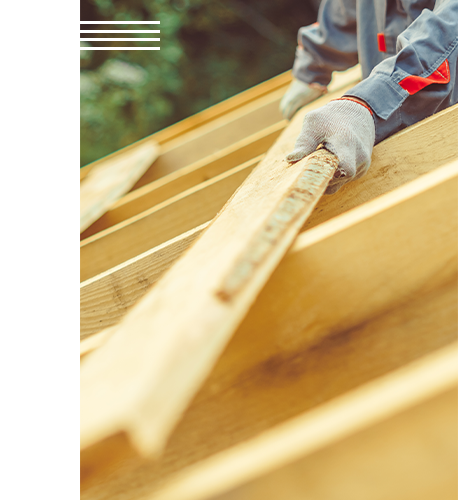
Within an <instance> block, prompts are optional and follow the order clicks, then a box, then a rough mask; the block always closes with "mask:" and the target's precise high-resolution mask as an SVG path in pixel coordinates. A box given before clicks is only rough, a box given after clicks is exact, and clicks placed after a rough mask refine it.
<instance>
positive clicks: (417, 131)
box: [81, 106, 458, 338]
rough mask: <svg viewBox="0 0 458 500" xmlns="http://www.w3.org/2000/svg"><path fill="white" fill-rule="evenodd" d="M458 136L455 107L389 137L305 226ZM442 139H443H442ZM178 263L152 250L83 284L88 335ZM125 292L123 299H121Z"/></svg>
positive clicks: (428, 163)
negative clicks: (358, 176)
mask: <svg viewBox="0 0 458 500" xmlns="http://www.w3.org/2000/svg"><path fill="white" fill-rule="evenodd" d="M437 134H439V135H437ZM457 135H458V106H453V107H451V108H448V109H446V110H444V111H442V112H441V113H438V114H436V115H433V116H431V117H430V118H427V119H426V120H423V121H422V122H420V123H418V124H416V125H414V126H412V127H409V128H407V129H405V130H403V131H401V132H399V133H398V134H396V135H394V136H392V137H390V138H388V139H387V140H385V141H383V142H382V143H380V144H379V145H377V146H376V147H375V148H374V154H373V159H372V166H371V168H370V170H369V172H368V174H367V175H366V176H365V177H363V178H362V179H361V180H359V181H356V182H353V183H351V184H349V185H348V186H345V187H344V188H342V189H341V190H340V191H339V193H338V194H337V195H335V196H326V197H323V198H322V199H321V200H320V202H319V203H318V206H317V208H316V210H315V211H314V212H313V214H312V215H311V217H310V219H309V221H308V222H307V223H306V224H305V228H306V229H308V228H310V227H313V226H316V225H317V224H319V223H322V222H325V221H326V220H329V219H330V218H332V217H335V216H337V215H340V214H341V213H344V212H346V211H348V210H349V209H351V208H353V207H355V205H356V204H362V203H365V202H367V201H370V200H372V199H374V198H376V197H377V196H380V195H382V194H384V193H386V192H388V191H390V190H393V189H395V188H397V187H399V186H401V185H402V184H404V183H406V182H408V181H411V180H413V179H415V178H417V177H418V176H420V175H423V174H425V173H427V172H429V171H431V170H432V169H434V168H436V167H438V166H440V165H442V164H444V163H446V162H447V161H448V160H450V159H452V158H456V157H458V151H457V149H458V146H457V145H456V141H455V137H456V136H457ZM437 137H441V138H442V139H441V141H440V142H438V140H437ZM438 144H440V147H438ZM158 182H159V181H158ZM177 238H178V240H179V238H180V237H177ZM184 239H185V240H186V239H187V235H185V236H184ZM178 240H177V242H176V243H174V245H176V247H175V246H174V247H173V248H174V250H173V252H172V255H173V259H176V258H177V257H178V256H179V253H178V252H177V251H175V248H182V249H183V251H184V249H186V248H187V245H186V244H184V245H183V246H181V244H178ZM144 259H145V262H143V260H144ZM172 262H173V260H164V259H163V250H160V251H158V252H157V253H156V252H154V251H153V250H152V251H150V252H147V253H146V254H145V256H144V257H143V256H142V255H140V256H137V257H134V258H132V259H131V260H130V261H129V263H128V264H126V265H125V266H122V271H119V272H118V271H116V270H113V272H111V271H110V270H108V271H106V272H104V273H103V274H102V275H99V276H97V277H94V278H93V279H91V280H90V282H84V283H82V285H81V335H82V338H83V337H85V336H87V335H90V334H92V333H95V332H97V331H99V330H101V329H103V328H105V327H106V326H111V325H113V324H115V323H117V322H118V321H119V320H120V319H121V317H122V316H123V315H124V314H125V312H126V307H124V306H125V301H127V303H128V306H130V305H133V304H134V303H135V301H136V300H139V299H140V298H141V297H142V296H143V295H144V293H145V291H146V288H145V286H144V283H145V280H147V282H148V283H149V284H152V283H154V282H155V281H156V280H157V279H158V278H159V276H160V274H161V273H162V272H164V271H165V270H166V269H167V266H169V265H170V264H171V263H172ZM150 266H152V267H150ZM149 269H151V270H152V271H151V274H149ZM158 269H160V272H158ZM119 296H121V297H122V300H118V297H119Z"/></svg>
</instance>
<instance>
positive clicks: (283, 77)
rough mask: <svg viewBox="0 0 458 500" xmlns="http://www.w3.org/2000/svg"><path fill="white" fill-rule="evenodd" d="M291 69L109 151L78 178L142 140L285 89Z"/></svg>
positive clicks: (165, 138) (182, 130)
mask: <svg viewBox="0 0 458 500" xmlns="http://www.w3.org/2000/svg"><path fill="white" fill-rule="evenodd" d="M291 78H292V75H291V71H290V70H289V71H285V72H284V73H281V74H280V75H277V76H274V77H273V78H270V79H269V80H267V81H265V82H262V83H260V84H258V85H255V86H254V87H251V88H249V89H247V90H245V91H243V92H240V93H239V94H237V95H235V96H232V97H229V98H228V99H225V100H224V101H222V102H219V103H217V104H215V105H213V106H210V107H209V108H206V109H204V110H202V111H200V112H199V113H196V114H194V115H192V116H189V117H187V118H185V119H184V120H181V121H179V122H177V123H174V124H173V125H170V126H169V127H167V128H165V129H163V130H159V131H158V132H155V133H154V134H152V135H150V136H148V137H145V138H144V139H141V140H140V141H137V142H135V143H133V144H130V145H129V146H126V147H125V148H122V149H120V150H118V151H115V152H114V153H111V154H110V155H108V156H107V157H104V158H101V159H100V160H97V161H95V162H92V163H90V164H88V165H86V166H85V167H83V168H81V169H80V179H81V180H82V179H84V177H86V175H87V174H88V173H89V171H90V170H91V169H92V168H93V167H94V166H96V165H97V164H100V163H101V162H103V161H105V160H107V159H108V158H110V159H111V158H114V157H115V156H116V155H118V154H121V152H125V151H128V150H134V149H135V148H137V147H140V146H141V145H142V143H143V142H145V141H148V140H150V139H153V140H155V141H156V142H157V143H158V144H165V143H166V142H169V141H171V140H173V139H176V138H177V137H178V136H180V135H183V134H186V133H187V132H190V131H192V130H194V129H196V128H198V127H201V126H202V125H205V124H206V123H208V122H210V121H212V120H215V119H217V118H220V117H221V116H223V115H225V114H227V113H230V112H231V111H235V110H236V109H238V108H240V107H241V106H245V105H246V104H249V103H251V102H252V101H254V100H256V99H259V98H260V97H264V96H265V95H266V94H270V93H271V92H275V91H276V90H279V89H281V88H283V89H286V88H287V86H288V85H289V84H290V83H291Z"/></svg>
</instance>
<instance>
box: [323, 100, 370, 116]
mask: <svg viewBox="0 0 458 500" xmlns="http://www.w3.org/2000/svg"><path fill="white" fill-rule="evenodd" d="M332 100H333V101H352V102H356V104H361V106H364V107H365V108H366V109H367V110H368V111H369V113H370V114H371V115H372V116H374V113H373V112H372V109H371V108H370V107H369V106H368V105H367V104H363V103H362V102H360V101H357V100H356V99H353V98H352V97H339V98H338V99H332Z"/></svg>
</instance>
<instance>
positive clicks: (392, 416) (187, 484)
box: [150, 344, 458, 500]
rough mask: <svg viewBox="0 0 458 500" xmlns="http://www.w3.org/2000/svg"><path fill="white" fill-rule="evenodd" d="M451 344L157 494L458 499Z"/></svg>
mask: <svg viewBox="0 0 458 500" xmlns="http://www.w3.org/2000/svg"><path fill="white" fill-rule="evenodd" d="M457 387H458V349H457V346H456V344H455V345H453V346H452V347H449V348H447V349H444V350H442V351H439V352H437V353H435V354H432V355H430V356H428V357H427V358H423V359H422V360H420V361H418V362H416V363H414V364H412V365H411V366H407V367H405V368H404V369H401V370H399V371H396V372H394V373H391V374H389V375H387V376H385V377H383V378H381V379H377V380H375V381H373V382H371V383H369V384H367V385H365V386H363V387H361V388H359V389H356V390H355V391H353V392H351V393H349V394H346V395H344V396H343V397H341V398H337V399H336V400H334V401H331V402H330V403H328V404H325V405H323V406H321V407H319V408H317V409H316V410H314V411H312V412H310V413H309V414H306V415H304V416H302V417H299V418H297V419H294V420H292V421H289V422H287V423H285V424H283V425H282V426H279V427H278V428H274V429H272V430H270V431H269V432H267V433H265V434H264V435H262V436H259V437H258V438H257V439H254V440H252V441H250V442H247V443H245V444H242V445H240V446H239V447H237V448H235V449H232V450H228V451H227V452H224V453H222V454H220V455H219V456H215V457H213V458H211V459H209V460H208V461H207V463H205V464H202V465H197V466H196V467H195V468H191V469H190V470H189V471H184V472H183V474H182V475H181V477H179V476H178V477H177V478H176V480H175V483H173V482H172V483H171V484H170V485H169V486H168V487H165V488H164V489H163V490H162V492H158V493H157V494H156V495H153V496H151V497H150V498H151V499H154V500H172V499H174V500H204V499H207V500H209V499H210V498H211V499H214V500H216V499H223V498H224V499H227V500H231V499H237V500H245V499H252V498H263V499H264V498H266V499H272V500H273V499H276V498H279V495H280V497H282V496H286V497H287V498H290V499H292V500H295V499H304V498H320V499H323V500H331V499H335V498H355V499H364V498H377V499H380V500H385V499H386V500H388V499H389V500H392V499H399V500H417V499H424V500H428V499H430V498H435V497H436V496H439V497H440V498H444V499H448V500H452V499H454V498H456V495H457V492H458V491H457V465H458V463H457V438H458V435H457V426H456V419H457V417H458V413H457V391H456V389H457Z"/></svg>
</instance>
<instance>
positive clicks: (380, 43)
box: [377, 33, 386, 52]
mask: <svg viewBox="0 0 458 500" xmlns="http://www.w3.org/2000/svg"><path fill="white" fill-rule="evenodd" d="M377 42H378V50H379V52H386V42H385V35H384V34H383V33H377Z"/></svg>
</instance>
